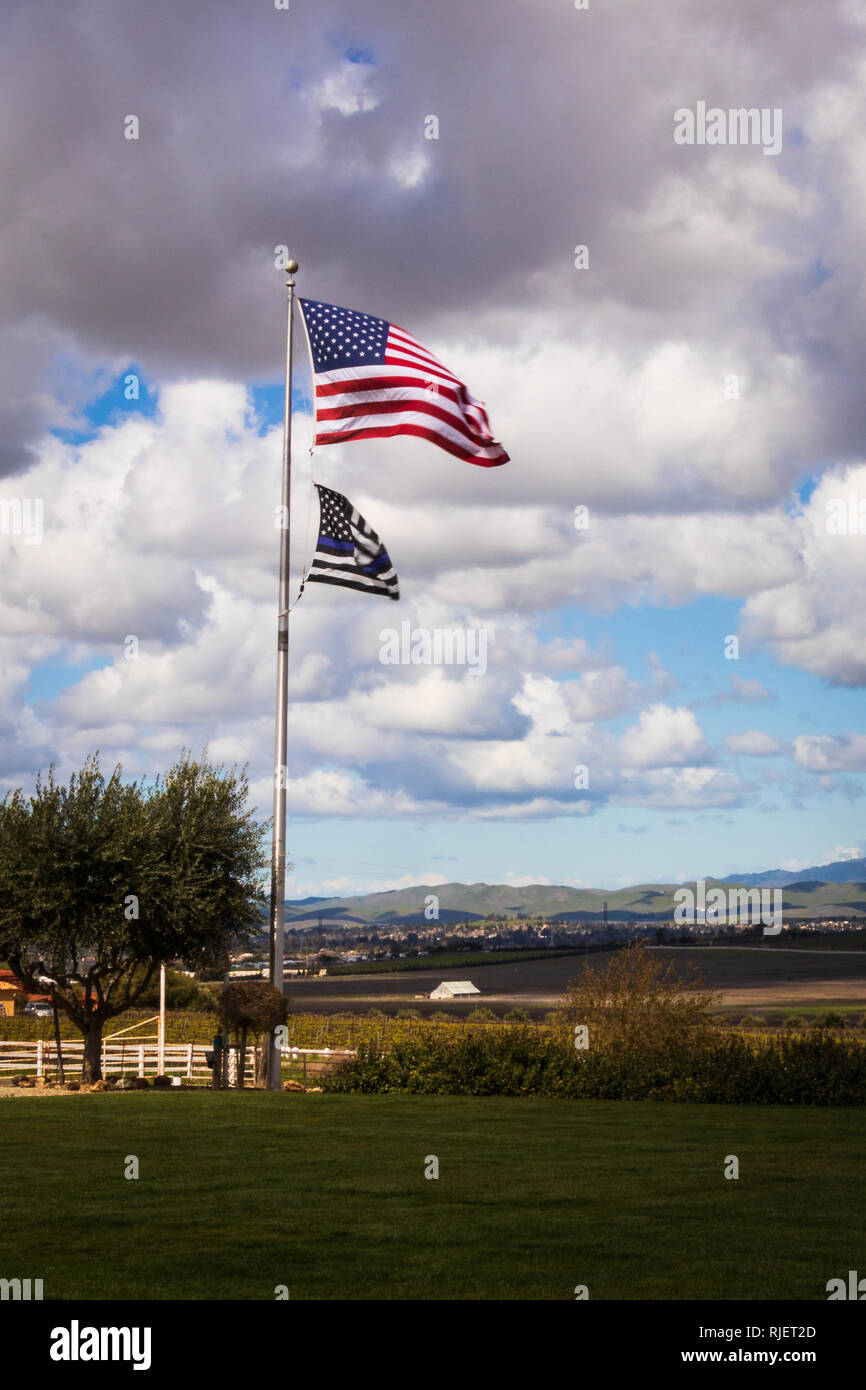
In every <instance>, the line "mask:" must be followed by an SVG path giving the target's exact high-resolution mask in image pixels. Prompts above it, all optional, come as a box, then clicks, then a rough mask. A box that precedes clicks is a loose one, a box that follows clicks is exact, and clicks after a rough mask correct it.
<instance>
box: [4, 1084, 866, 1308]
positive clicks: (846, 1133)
mask: <svg viewBox="0 0 866 1390" xmlns="http://www.w3.org/2000/svg"><path fill="white" fill-rule="evenodd" d="M864 1140H866V1115H864V1113H863V1112H862V1111H858V1110H849V1109H845V1110H842V1109H805V1108H802V1109H801V1108H797V1109H794V1108H790V1109H789V1108H782V1107H770V1106H767V1107H746V1106H741V1107H739V1106H738V1107H734V1106H720V1105H719V1106H710V1105H707V1106H700V1105H676V1104H668V1105H661V1104H655V1105H654V1104H639V1103H626V1102H615V1101H614V1102H587V1101H585V1102H569V1101H552V1100H551V1101H547V1100H533V1099H508V1100H500V1099H486V1098H485V1099H478V1100H476V1099H473V1098H471V1097H427V1096H423V1097H422V1096H342V1095H333V1096H331V1095H308V1096H292V1095H287V1094H277V1095H272V1094H268V1093H266V1092H248V1093H246V1094H237V1093H207V1092H189V1093H174V1094H162V1095H161V1094H159V1093H158V1092H152V1093H139V1092H132V1093H127V1094H120V1095H110V1094H95V1095H70V1096H62V1097H60V1096H56V1097H50V1098H49V1097H45V1098H34V1097H27V1098H26V1099H25V1098H18V1099H0V1192H2V1193H3V1203H2V1207H3V1210H2V1219H0V1277H7V1278H10V1277H15V1276H19V1277H30V1278H42V1279H43V1280H44V1288H45V1297H46V1298H61V1299H63V1298H70V1299H86V1298H112V1299H116V1298H157V1299H168V1298H181V1299H225V1298H245V1299H255V1298H263V1299H272V1298H273V1297H274V1288H275V1286H276V1285H278V1284H286V1285H288V1287H289V1291H290V1297H291V1298H292V1299H350V1300H355V1299H375V1298H381V1299H459V1300H464V1299H495V1298H500V1299H571V1298H573V1296H574V1294H573V1290H574V1286H575V1285H576V1284H586V1285H588V1287H589V1295H590V1298H591V1299H678V1298H684V1299H691V1298H698V1299H772V1298H782V1299H819V1300H824V1299H826V1291H825V1285H826V1282H827V1280H828V1279H830V1278H832V1277H834V1276H836V1275H843V1276H844V1275H845V1274H846V1273H847V1271H848V1270H849V1269H858V1268H859V1269H862V1267H863V1259H864V1245H863V1238H862V1231H863V1214H864V1198H863V1185H862V1153H863V1148H864ZM129 1154H135V1155H137V1156H138V1159H139V1161H140V1173H141V1176H140V1178H139V1179H138V1180H137V1181H129V1180H126V1179H125V1178H124V1176H123V1168H124V1160H125V1158H126V1156H127V1155H129ZM428 1154H435V1155H436V1156H437V1157H438V1159H439V1165H440V1176H439V1179H438V1180H427V1179H425V1178H424V1161H425V1157H426V1155H428ZM728 1154H736V1155H737V1156H738V1157H739V1161H740V1178H739V1180H737V1181H731V1180H725V1178H724V1177H723V1165H724V1160H725V1156H726V1155H728Z"/></svg>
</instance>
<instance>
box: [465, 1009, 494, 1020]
mask: <svg viewBox="0 0 866 1390" xmlns="http://www.w3.org/2000/svg"><path fill="white" fill-rule="evenodd" d="M469 1022H470V1023H495V1022H496V1015H495V1013H494V1012H493V1010H492V1009H484V1008H479V1007H478V1006H476V1007H475V1008H474V1009H473V1010H472V1012H471V1013H470V1015H469Z"/></svg>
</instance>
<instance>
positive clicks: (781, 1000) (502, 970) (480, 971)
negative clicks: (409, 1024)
mask: <svg viewBox="0 0 866 1390" xmlns="http://www.w3.org/2000/svg"><path fill="white" fill-rule="evenodd" d="M653 949H656V950H658V952H659V953H660V954H663V955H664V957H665V959H666V960H669V961H670V962H671V963H672V964H673V965H674V966H675V967H683V969H684V971H685V968H686V967H687V966H689V965H695V966H697V967H698V969H699V970H700V971H701V973H702V974H703V976H704V979H705V981H706V986H707V988H708V989H710V990H713V991H715V992H718V993H719V995H720V998H719V1001H718V1007H720V1008H721V1009H723V1010H725V1011H730V1010H733V1009H752V1010H755V1009H762V1010H768V1009H791V1010H801V1009H804V1008H810V1007H814V1008H827V1007H830V1006H831V1005H838V1006H846V1007H851V1008H857V1007H862V1008H863V1009H866V951H828V950H820V949H816V950H814V951H809V950H805V949H803V948H790V949H785V948H784V947H777V946H768V947H762V946H757V947H756V946H742V947H739V946H737V947H731V946H718V947H713V946H696V947H684V946H671V947H666V946H661V947H656V948H653ZM584 959H585V960H586V962H587V963H588V964H589V966H590V968H592V969H596V968H600V967H601V966H602V965H604V964H605V963H606V961H607V960H608V959H609V956H608V954H607V953H606V952H601V953H599V954H596V955H589V956H586V957H585V958H584V957H580V956H561V957H554V958H552V959H550V960H544V959H542V960H530V961H525V962H522V963H513V962H508V963H505V964H502V965H484V966H482V967H480V968H476V969H475V970H473V968H472V967H471V966H462V967H461V966H455V967H451V968H449V969H444V970H443V969H440V970H436V969H435V968H433V969H431V970H430V971H415V972H412V973H411V974H405V975H400V974H396V975H343V976H339V977H336V976H335V977H329V976H325V977H323V978H310V979H298V980H296V981H293V982H292V983H291V985H290V986H289V994H290V997H291V1008H292V1011H293V1012H297V1013H334V1012H340V1011H344V1010H356V1009H368V1008H379V1009H384V1010H386V1011H387V1012H389V1013H390V1012H394V1011H395V1010H397V1009H403V1008H414V1009H418V1010H419V1012H420V1013H421V1014H422V1015H424V1016H425V1017H426V1016H431V1015H432V1016H435V1014H436V1013H439V1012H443V1011H447V1012H448V1013H452V1014H459V1015H465V1014H466V1013H468V1012H470V1011H471V1009H472V1008H473V1007H475V1005H476V1004H481V1005H484V1006H486V1007H488V1008H491V1009H493V1010H495V1011H496V1012H497V1013H503V1012H506V1011H507V1010H508V1009H512V1008H515V1007H518V1006H519V1007H523V1008H528V1009H532V1010H533V1011H535V1012H538V1011H545V1010H547V1009H552V1008H553V1007H554V1006H555V1004H556V1002H557V1000H558V999H559V998H560V997H561V995H562V994H563V993H564V991H565V989H566V986H567V985H568V982H569V981H570V980H572V979H574V978H575V976H576V975H578V974H579V973H580V971H581V970H582V968H583V964H584ZM462 979H471V980H472V982H473V984H475V985H477V987H478V988H479V989H480V990H481V998H480V999H476V1000H474V1001H473V1002H472V1003H466V1002H460V1001H454V1000H448V1001H446V1002H444V1003H431V1002H430V1001H429V1000H427V999H426V997H422V998H419V997H418V996H426V995H427V994H429V992H430V991H431V990H432V989H434V988H435V987H436V985H438V984H439V983H440V981H442V980H462Z"/></svg>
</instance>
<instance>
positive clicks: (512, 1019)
mask: <svg viewBox="0 0 866 1390" xmlns="http://www.w3.org/2000/svg"><path fill="white" fill-rule="evenodd" d="M505 1022H506V1023H531V1022H532V1014H531V1013H530V1012H529V1010H528V1009H523V1008H519V1007H518V1008H516V1009H509V1010H508V1013H507V1014H506V1015H505Z"/></svg>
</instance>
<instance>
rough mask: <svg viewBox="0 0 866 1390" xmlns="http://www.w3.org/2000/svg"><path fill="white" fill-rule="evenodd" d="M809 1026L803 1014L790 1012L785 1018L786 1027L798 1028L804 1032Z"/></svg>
mask: <svg viewBox="0 0 866 1390" xmlns="http://www.w3.org/2000/svg"><path fill="white" fill-rule="evenodd" d="M807 1026H808V1025H807V1023H806V1020H805V1018H803V1015H802V1014H788V1017H787V1018H786V1019H785V1027H786V1028H796V1029H798V1030H799V1031H800V1032H802V1031H803V1029H804V1028H806V1027H807Z"/></svg>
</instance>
